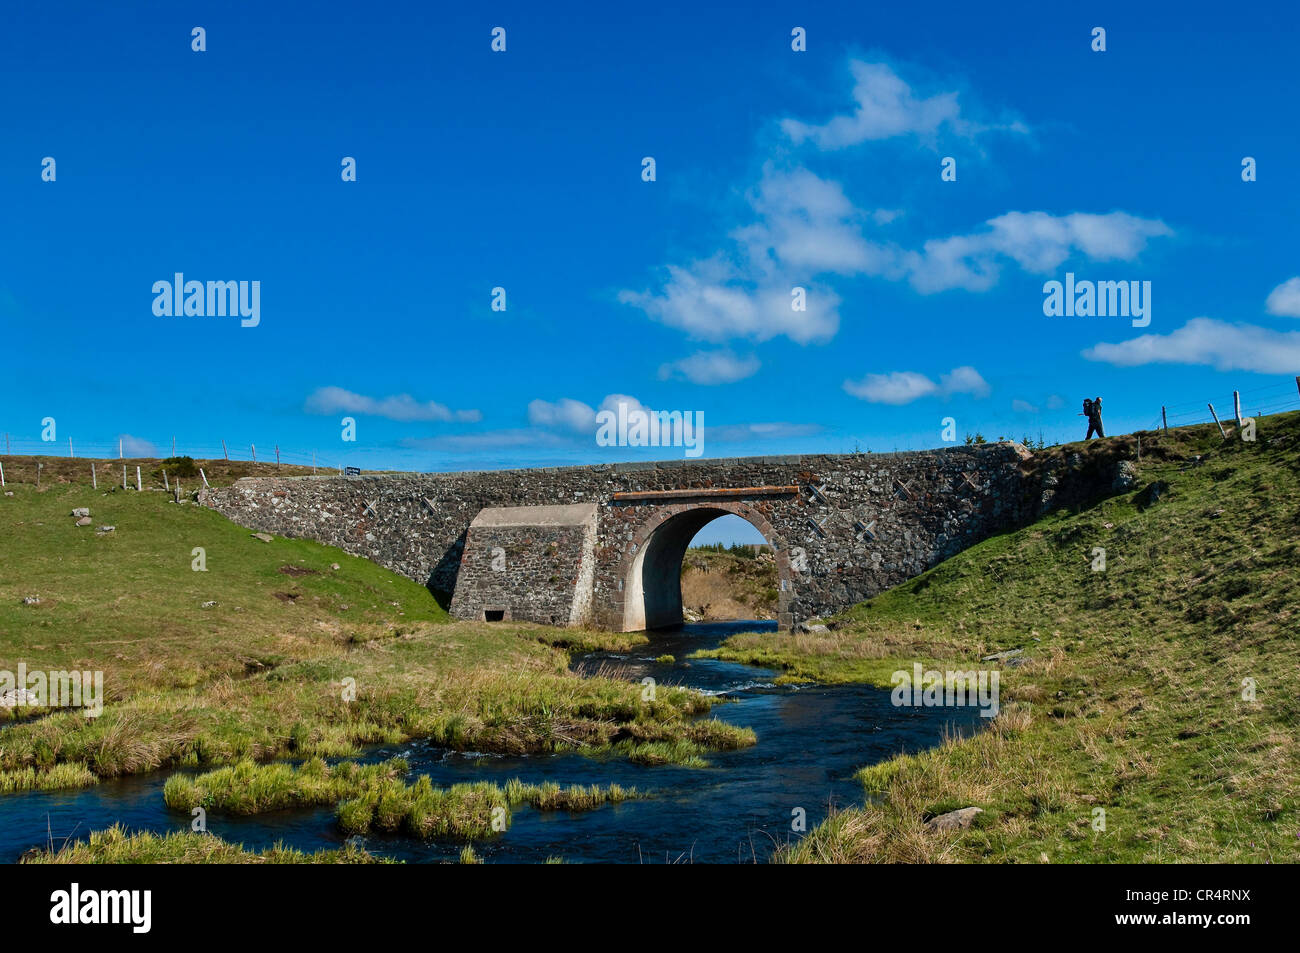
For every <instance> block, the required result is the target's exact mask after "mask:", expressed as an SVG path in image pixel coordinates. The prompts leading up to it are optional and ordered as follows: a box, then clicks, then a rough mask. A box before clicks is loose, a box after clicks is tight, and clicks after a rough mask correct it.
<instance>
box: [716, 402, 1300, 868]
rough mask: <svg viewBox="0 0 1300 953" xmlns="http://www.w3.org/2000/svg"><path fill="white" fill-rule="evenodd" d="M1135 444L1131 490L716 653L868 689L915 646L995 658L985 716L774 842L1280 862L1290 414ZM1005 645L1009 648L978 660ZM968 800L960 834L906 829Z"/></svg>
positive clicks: (1293, 705)
mask: <svg viewBox="0 0 1300 953" xmlns="http://www.w3.org/2000/svg"><path fill="white" fill-rule="evenodd" d="M1141 439H1142V449H1143V459H1142V463H1141V466H1140V470H1139V480H1138V484H1137V489H1136V490H1135V491H1134V492H1129V493H1124V494H1122V495H1119V496H1113V497H1111V498H1109V499H1106V500H1104V501H1102V502H1099V503H1096V504H1095V505H1091V506H1088V507H1086V508H1084V509H1082V510H1081V511H1079V512H1073V513H1071V512H1059V513H1055V514H1052V515H1049V516H1048V517H1047V518H1045V519H1043V520H1041V521H1039V522H1037V523H1035V524H1033V525H1031V526H1029V527H1027V528H1025V529H1022V530H1020V531H1017V532H1013V533H1009V534H1006V535H1003V536H999V537H996V538H994V539H990V540H987V541H985V542H983V543H981V544H980V545H978V546H975V547H973V548H971V549H970V550H967V551H966V552H964V553H962V554H960V555H958V556H956V557H954V558H952V559H950V560H948V561H946V562H944V563H942V564H941V565H939V566H938V567H936V568H935V569H933V570H931V571H930V572H927V573H925V574H924V575H922V576H919V577H917V578H916V579H914V580H911V581H909V582H907V583H905V584H904V585H902V586H899V587H897V588H895V589H893V590H891V591H889V592H887V593H884V594H882V595H881V596H879V597H877V598H875V599H873V600H871V601H869V602H867V603H863V604H861V605H859V606H857V607H855V608H854V609H852V610H851V611H849V612H847V613H845V614H844V615H843V616H842V617H841V618H840V619H838V620H834V626H835V627H834V628H833V629H832V630H831V631H829V632H826V633H820V634H800V635H780V634H769V635H744V636H738V637H735V638H733V639H731V640H730V641H729V642H728V643H727V645H726V646H725V647H724V649H723V650H722V651H721V652H720V653H718V654H721V655H723V656H724V657H728V658H733V659H742V660H747V661H756V662H762V663H764V664H769V665H775V666H777V667H783V668H784V669H785V670H786V672H787V673H788V674H789V675H790V676H792V677H811V678H816V679H820V680H831V681H834V680H864V681H873V682H876V683H878V684H881V685H885V686H888V685H890V675H891V673H892V672H894V671H895V670H899V669H911V666H912V663H913V662H914V661H918V660H919V661H922V662H924V663H930V664H931V665H932V667H934V668H936V669H939V670H946V669H957V670H968V669H971V668H986V669H987V668H989V667H990V666H993V665H998V664H1002V665H1004V667H1003V669H1002V671H1001V676H1000V677H1001V702H1002V706H1001V715H1000V716H999V717H998V718H996V719H993V720H992V723H991V725H990V726H989V728H988V729H987V730H986V731H984V732H982V733H980V734H978V735H976V736H975V737H973V738H970V739H968V740H964V741H952V742H950V743H948V744H945V745H944V746H943V747H941V748H939V749H936V750H934V751H931V752H928V753H924V754H921V755H919V756H917V757H906V758H900V759H895V760H893V761H889V762H886V763H884V764H881V765H877V766H874V767H871V768H869V769H866V770H864V771H863V772H862V773H861V779H862V781H863V783H864V785H865V788H866V793H867V795H868V796H869V797H870V803H869V806H868V807H866V808H864V809H862V810H850V811H845V812H844V813H841V814H839V815H837V816H835V817H833V818H832V819H831V820H829V821H828V822H827V823H826V824H824V825H823V826H821V827H820V828H819V829H817V830H816V831H815V832H813V833H811V834H810V835H809V836H808V837H807V838H806V839H805V840H804V841H803V842H802V843H801V844H800V845H799V846H798V847H797V848H796V849H794V850H792V851H789V852H787V853H786V854H785V855H783V859H786V860H792V861H916V862H930V861H992V862H1009V861H1010V862H1039V861H1043V860H1050V861H1052V862H1116V861H1119V862H1172V861H1177V862H1189V861H1192V862H1205V861H1220V860H1226V861H1256V862H1264V861H1272V862H1284V861H1295V860H1297V859H1300V804H1297V795H1298V794H1300V696H1298V694H1297V691H1296V681H1295V680H1296V675H1297V673H1300V594H1298V587H1300V543H1298V542H1297V536H1298V531H1300V414H1294V413H1293V414H1287V415H1278V416H1273V417H1267V418H1263V419H1261V420H1260V421H1259V429H1258V439H1257V440H1256V441H1255V442H1253V443H1248V442H1243V441H1241V440H1239V439H1232V440H1229V441H1227V442H1225V441H1224V440H1223V439H1222V438H1221V437H1220V435H1219V433H1218V430H1217V428H1214V427H1213V426H1208V427H1193V428H1186V429H1183V430H1176V431H1171V432H1169V433H1167V434H1156V433H1144V434H1142V435H1141ZM1119 441H1126V442H1127V443H1128V445H1129V446H1130V447H1134V446H1135V438H1134V437H1132V436H1130V437H1127V438H1117V439H1116V440H1107V441H1099V442H1096V443H1093V444H1090V445H1087V446H1086V447H1085V446H1084V445H1082V444H1075V445H1069V446H1066V447H1062V448H1057V449H1055V450H1054V451H1053V453H1055V454H1057V455H1061V456H1065V455H1069V454H1071V453H1075V452H1078V453H1080V454H1081V455H1082V465H1083V466H1085V467H1086V466H1088V464H1089V460H1090V457H1093V456H1096V457H1098V458H1101V457H1106V456H1110V457H1113V456H1114V455H1115V452H1116V451H1115V448H1116V446H1117V445H1118V442H1119ZM1152 484H1160V486H1159V487H1158V489H1159V492H1158V493H1157V492H1156V491H1153V490H1152V489H1151V486H1152ZM1096 547H1101V548H1104V549H1105V551H1106V564H1105V567H1106V568H1105V569H1104V571H1094V569H1093V565H1094V561H1095V559H1096V554H1095V553H1094V548H1096ZM1014 649H1022V650H1023V653H1022V658H1021V659H1017V660H1016V661H1017V662H1020V661H1023V660H1026V659H1027V661H1025V662H1024V664H1018V665H1015V666H1014V667H1013V666H1011V665H1007V664H1006V663H1005V662H1003V663H996V662H993V663H982V664H981V663H980V661H979V660H980V658H981V657H983V656H986V655H991V654H993V653H996V652H1001V651H1004V650H1014ZM1248 680H1251V681H1248ZM1252 684H1253V687H1254V700H1253V701H1251V700H1247V699H1244V698H1243V693H1246V694H1247V695H1249V691H1248V687H1249V686H1250V685H1252ZM968 806H973V807H979V808H982V809H983V811H984V813H983V814H981V815H978V816H977V817H976V820H975V823H974V824H973V826H972V827H971V828H970V829H968V830H961V831H955V832H944V833H938V832H933V831H930V830H927V829H926V827H925V822H926V821H927V820H928V819H930V818H932V817H934V816H936V815H939V814H942V813H946V812H948V811H952V810H955V809H958V808H963V807H968ZM1096 809H1102V810H1104V825H1105V829H1104V830H1099V829H1096V825H1097V823H1098V822H1099V821H1100V819H1101V815H1098V814H1095V813H1094V812H1095V810H1096Z"/></svg>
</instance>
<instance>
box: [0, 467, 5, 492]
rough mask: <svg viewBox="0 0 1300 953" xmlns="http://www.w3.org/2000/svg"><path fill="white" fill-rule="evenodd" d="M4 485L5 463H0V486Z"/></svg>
mask: <svg viewBox="0 0 1300 953" xmlns="http://www.w3.org/2000/svg"><path fill="white" fill-rule="evenodd" d="M4 485H5V465H4V464H3V463H0V487H2V486H4Z"/></svg>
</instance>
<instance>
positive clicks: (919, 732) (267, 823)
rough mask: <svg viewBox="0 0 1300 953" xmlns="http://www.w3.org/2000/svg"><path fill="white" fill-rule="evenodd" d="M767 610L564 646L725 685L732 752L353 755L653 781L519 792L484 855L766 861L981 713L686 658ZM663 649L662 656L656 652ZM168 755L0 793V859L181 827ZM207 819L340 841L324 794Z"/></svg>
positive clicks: (382, 750) (435, 775)
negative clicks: (158, 765) (798, 827)
mask: <svg viewBox="0 0 1300 953" xmlns="http://www.w3.org/2000/svg"><path fill="white" fill-rule="evenodd" d="M775 625H776V624H775V623H773V622H740V621H736V622H709V623H691V624H687V625H683V626H680V627H677V628H673V629H665V630H659V631H655V632H652V633H650V642H649V644H648V645H643V646H638V647H637V648H636V649H634V650H633V651H632V652H629V653H625V654H614V653H592V654H590V655H583V656H579V657H576V658H575V659H574V662H573V668H574V670H575V671H577V672H579V673H580V674H591V673H593V672H595V671H598V670H602V669H603V670H605V671H607V672H608V671H609V670H610V669H611V668H617V669H619V670H620V671H621V674H623V675H624V676H625V677H627V678H630V679H632V680H634V681H640V680H641V679H642V678H644V677H646V676H650V677H652V678H654V679H655V681H656V682H657V683H658V684H659V685H661V686H662V685H669V684H684V685H688V686H690V687H692V688H696V689H699V690H700V691H703V692H706V693H708V694H713V695H720V696H724V697H725V698H727V699H729V701H727V702H726V703H723V704H719V705H716V706H715V707H714V709H713V712H712V715H713V716H714V717H717V718H719V719H721V720H723V721H727V722H731V723H733V724H736V725H743V726H747V727H749V728H752V729H753V730H754V732H755V733H756V734H757V736H758V743H757V744H756V745H754V746H752V747H749V748H744V749H741V750H739V751H724V752H710V753H708V754H707V755H706V756H705V757H706V758H707V760H708V762H709V766H708V767H706V768H683V767H676V766H672V765H661V766H644V765H637V764H632V763H630V762H628V761H626V760H625V759H616V758H608V759H603V758H602V759H596V758H590V757H586V756H583V755H580V754H558V755H557V754H550V755H528V756H502V755H492V754H481V753H474V752H454V751H449V750H447V749H445V748H440V747H437V746H435V745H432V744H429V743H426V742H421V741H412V742H407V743H404V744H401V745H383V746H377V747H374V748H370V749H368V750H367V752H366V754H365V756H364V757H362V758H360V759H358V760H363V761H378V760H383V759H385V758H390V757H393V756H395V755H401V756H403V757H405V758H406V759H407V760H408V761H409V762H410V764H411V774H410V776H409V778H408V780H414V779H415V778H416V777H418V776H419V775H421V774H427V775H428V776H429V778H430V780H431V781H432V782H433V784H434V785H435V786H446V785H451V784H456V783H459V782H462V781H479V780H483V781H494V782H497V783H499V784H504V783H505V782H506V781H508V780H510V779H511V778H519V779H520V780H522V781H525V782H541V781H555V782H557V783H559V784H561V785H570V784H582V785H590V784H600V785H608V784H620V785H623V786H624V787H635V788H636V789H637V790H638V791H639V792H643V793H651V794H653V795H654V796H652V797H648V798H642V799H636V800H630V801H625V802H623V803H621V804H614V805H608V804H607V805H604V806H602V807H599V808H597V809H596V810H593V811H586V812H582V813H574V814H570V813H567V812H542V811H537V810H534V809H533V808H531V807H526V806H521V807H518V808H515V809H514V810H513V811H512V816H511V825H510V828H509V830H507V831H505V832H504V833H502V834H500V835H499V836H497V837H496V838H495V839H492V840H486V841H477V842H475V844H474V849H475V851H476V852H477V853H478V854H479V855H480V856H481V857H482V858H483V859H484V860H485V861H487V862H493V861H497V862H508V863H509V862H517V863H529V862H539V861H543V860H545V859H547V858H548V857H560V858H563V859H564V860H566V861H572V862H619V863H638V862H642V863H665V862H668V863H674V862H690V861H695V862H707V863H728V862H730V863H736V862H740V863H752V862H754V861H760V862H761V861H765V860H766V859H767V858H768V857H769V856H770V854H771V853H772V851H773V849H774V847H775V846H776V845H777V844H779V843H785V842H786V841H788V840H794V839H797V838H798V837H800V836H802V835H800V834H798V833H795V832H793V831H792V829H791V821H792V812H793V811H794V809H795V808H802V809H803V810H804V812H806V827H807V830H809V831H811V830H812V829H813V828H814V827H815V826H816V825H817V824H818V823H820V822H821V821H822V820H823V819H824V818H825V817H826V815H827V813H828V809H829V808H830V807H831V806H832V805H833V806H835V807H837V808H842V807H847V806H851V805H855V804H860V803H862V800H863V793H862V788H861V786H860V785H859V784H858V783H857V782H855V781H854V780H853V773H854V772H855V771H856V770H857V769H858V768H860V767H862V766H863V765H867V764H874V763H876V762H878V761H882V760H885V759H887V758H889V757H891V756H893V755H895V754H898V753H900V752H915V751H919V750H922V749H925V748H929V747H932V746H934V745H937V744H938V743H940V742H941V741H942V740H943V738H944V736H945V734H970V733H972V732H973V731H975V730H976V729H977V727H978V722H979V721H980V718H979V714H978V710H977V709H975V708H973V707H971V708H919V707H918V708H896V707H894V706H893V705H892V704H891V702H890V697H889V691H888V690H887V689H880V688H872V687H868V686H865V685H836V686H827V685H802V686H776V685H774V684H773V682H774V680H775V678H776V673H774V672H772V671H770V670H768V669H763V668H756V667H754V666H750V665H742V664H738V663H733V662H720V661H715V660H712V659H688V658H687V657H686V656H688V655H689V654H690V653H691V652H694V651H696V650H698V649H703V648H713V647H715V646H716V645H717V644H718V643H720V642H721V641H722V640H723V639H725V638H727V637H728V636H730V635H733V634H735V633H737V632H754V631H773V630H774V629H775ZM663 655H672V656H674V658H675V661H674V662H671V663H667V662H664V663H660V662H657V661H655V659H656V658H658V657H660V656H663ZM171 773H172V772H171V771H170V770H164V771H158V772H154V773H152V774H147V775H140V776H136V777H129V778H122V779H117V780H112V781H105V782H102V783H100V784H98V785H95V786H94V787H90V788H85V789H81V790H70V791H33V792H26V793H22V794H11V795H6V796H4V797H0V860H2V861H4V862H13V861H15V860H17V859H18V858H19V856H20V855H21V854H22V853H23V852H24V851H25V850H27V849H28V848H31V847H34V846H47V845H48V844H49V843H50V842H52V843H53V844H54V845H55V846H56V847H57V846H59V845H61V844H62V843H63V842H64V840H65V838H69V837H71V838H72V839H74V840H76V839H82V838H84V837H85V836H86V834H87V832H88V831H89V830H98V829H101V828H105V827H108V826H110V825H112V824H114V823H122V824H124V825H125V826H126V827H127V828H128V829H130V830H133V831H135V830H150V831H156V832H166V831H172V830H185V829H187V828H188V827H189V823H190V817H189V815H188V814H180V813H174V812H171V811H169V810H168V809H167V807H166V806H165V805H164V804H163V796H162V789H163V784H164V782H165V781H166V779H167V778H168V777H169V776H170V774H171ZM207 820H208V829H209V831H211V832H212V833H214V834H216V835H218V836H220V837H222V838H224V839H225V840H227V841H231V842H235V843H242V844H243V845H244V846H245V847H248V848H250V849H263V848H266V847H269V846H270V845H271V844H273V843H275V842H276V841H283V842H284V843H285V844H287V845H289V846H292V847H296V848H298V849H300V850H307V851H311V850H317V849H320V848H330V847H338V846H340V845H341V844H342V842H343V841H344V837H343V835H342V834H341V833H340V832H339V830H338V828H337V826H336V824H335V821H334V807H333V806H332V805H331V806H326V807H320V808H310V809H294V810H284V811H276V812H273V813H269V814H263V815H259V816H254V817H231V816H226V815H221V814H215V813H210V814H209V815H208V819H207ZM363 843H364V846H365V847H366V849H367V850H369V851H371V852H372V853H375V854H379V855H384V856H389V857H393V858H396V859H398V860H403V861H406V862H408V863H430V862H438V861H445V860H454V859H455V858H456V857H457V856H458V855H459V853H460V849H461V847H462V846H463V844H462V843H460V842H451V841H437V840H432V841H420V840H417V839H414V838H410V837H406V836H400V835H393V836H387V835H374V834H371V835H368V836H366V837H365V838H364V840H363Z"/></svg>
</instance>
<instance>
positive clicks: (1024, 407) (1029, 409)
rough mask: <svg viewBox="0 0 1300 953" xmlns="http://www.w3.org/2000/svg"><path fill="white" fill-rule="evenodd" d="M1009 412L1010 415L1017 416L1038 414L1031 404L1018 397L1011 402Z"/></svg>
mask: <svg viewBox="0 0 1300 953" xmlns="http://www.w3.org/2000/svg"><path fill="white" fill-rule="evenodd" d="M1011 411H1012V413H1017V414H1036V413H1038V408H1037V407H1035V406H1034V405H1033V404H1031V403H1030V402H1029V401H1027V400H1021V399H1020V398H1019V397H1017V398H1016V399H1015V400H1013V401H1012V402H1011Z"/></svg>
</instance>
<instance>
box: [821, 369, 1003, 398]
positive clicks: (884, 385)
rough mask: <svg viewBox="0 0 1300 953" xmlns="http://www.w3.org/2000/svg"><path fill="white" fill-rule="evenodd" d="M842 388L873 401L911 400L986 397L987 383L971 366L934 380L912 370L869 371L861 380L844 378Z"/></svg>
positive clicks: (952, 371)
mask: <svg viewBox="0 0 1300 953" xmlns="http://www.w3.org/2000/svg"><path fill="white" fill-rule="evenodd" d="M844 390H845V391H847V392H848V393H850V394H852V395H853V396H854V397H857V398H859V399H861V400H865V401H868V402H869V403H872V404H893V405H899V404H910V403H911V402H912V401H914V400H919V399H920V398H922V397H951V396H952V395H954V394H970V395H971V396H973V397H987V396H988V395H989V385H988V383H987V382H986V381H985V380H984V378H983V377H981V376H980V374H979V372H978V371H977V370H975V368H973V367H955V368H953V369H952V370H951V371H949V372H948V373H947V374H943V375H941V376H940V378H939V381H938V383H935V382H934V381H933V380H931V379H930V378H929V377H926V376H925V375H924V374H918V373H917V372H915V371H894V372H892V373H889V374H868V375H867V376H866V377H864V378H863V379H862V380H860V381H851V380H846V381H845V382H844Z"/></svg>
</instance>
